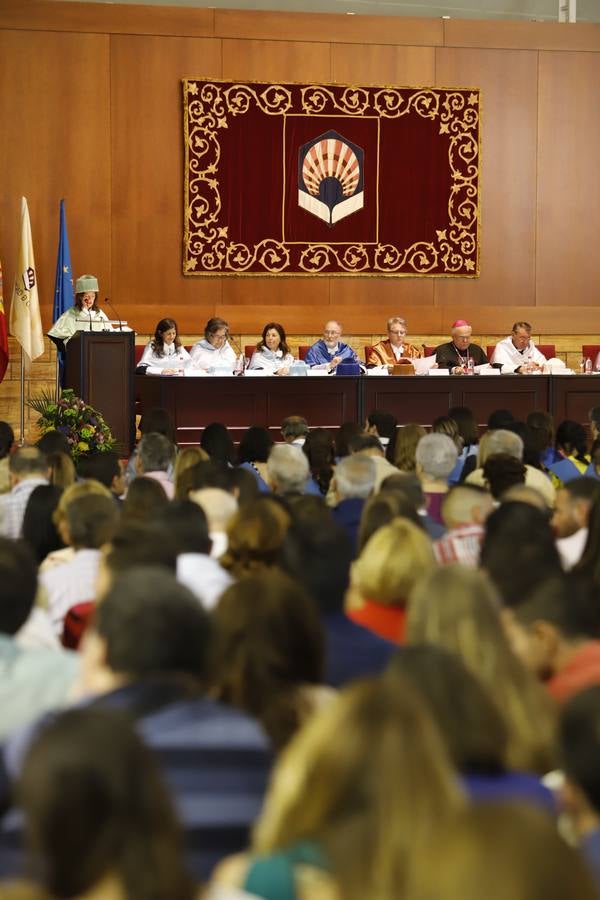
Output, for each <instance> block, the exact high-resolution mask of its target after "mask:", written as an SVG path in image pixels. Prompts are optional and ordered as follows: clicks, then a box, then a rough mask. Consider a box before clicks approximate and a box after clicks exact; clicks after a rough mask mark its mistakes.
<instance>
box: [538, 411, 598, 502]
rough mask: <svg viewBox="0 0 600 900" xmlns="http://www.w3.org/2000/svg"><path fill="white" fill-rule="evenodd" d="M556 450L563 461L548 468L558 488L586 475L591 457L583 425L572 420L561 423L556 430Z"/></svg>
mask: <svg viewBox="0 0 600 900" xmlns="http://www.w3.org/2000/svg"><path fill="white" fill-rule="evenodd" d="M556 450H557V452H558V453H560V456H561V459H560V461H559V462H555V463H552V464H551V465H550V466H548V468H549V470H550V475H551V477H552V480H553V482H554V484H555V486H556V487H560V485H561V484H566V483H567V481H572V479H573V478H579V477H580V475H584V474H585V471H586V469H587V467H588V466H589V464H590V457H589V455H588V452H587V437H586V434H585V428H584V427H583V425H581V424H580V423H579V422H573V421H572V420H571V419H565V420H564V422H561V423H560V425H559V426H558V428H557V429H556Z"/></svg>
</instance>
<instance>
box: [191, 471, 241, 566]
mask: <svg viewBox="0 0 600 900" xmlns="http://www.w3.org/2000/svg"><path fill="white" fill-rule="evenodd" d="M189 499H190V500H193V502H194V503H197V504H198V506H201V507H202V509H203V510H204V515H205V516H206V521H207V522H208V536H209V537H210V539H211V541H212V547H211V551H210V555H211V556H212V557H213V559H219V557H221V556H223V554H224V553H225V551H226V550H227V543H228V541H227V526H228V525H229V522H230V521H231V519H232V518H233V517H234V516H235V514H236V512H237V508H238V504H237V500H236V499H235V497H234V496H233V495H232V494H229V493H228V492H227V491H223V490H221V488H201V489H200V490H199V491H190V495H189Z"/></svg>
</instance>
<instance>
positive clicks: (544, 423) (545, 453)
mask: <svg viewBox="0 0 600 900" xmlns="http://www.w3.org/2000/svg"><path fill="white" fill-rule="evenodd" d="M526 421H527V424H528V425H529V427H530V428H531V431H532V434H533V439H534V443H535V446H536V450H537V455H538V458H539V460H540V463H541V464H542V469H543V470H544V471H547V469H548V466H551V465H552V463H555V462H558V461H559V460H560V459H562V457H561V455H560V454H559V453H557V451H556V450H555V449H554V419H553V418H552V416H551V415H550V413H547V412H543V411H541V410H535V411H534V412H531V413H529V415H528V416H527V419H526Z"/></svg>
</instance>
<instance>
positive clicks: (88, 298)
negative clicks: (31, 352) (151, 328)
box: [48, 275, 129, 343]
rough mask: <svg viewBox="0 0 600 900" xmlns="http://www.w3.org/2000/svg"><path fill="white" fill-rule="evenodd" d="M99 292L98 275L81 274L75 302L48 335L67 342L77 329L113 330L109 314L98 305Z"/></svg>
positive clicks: (76, 286) (76, 284)
mask: <svg viewBox="0 0 600 900" xmlns="http://www.w3.org/2000/svg"><path fill="white" fill-rule="evenodd" d="M98 293H99V287H98V279H97V278H96V276H95V275H81V276H80V277H79V278H78V279H77V281H76V282H75V303H74V304H73V306H71V307H70V308H69V309H68V310H67V311H66V312H64V313H63V314H62V316H60V318H58V319H57V320H56V322H55V323H54V325H53V326H52V328H51V329H50V331H49V332H48V336H49V337H53V338H58V339H59V341H64V343H66V342H67V341H68V340H69V339H70V338H72V337H73V335H74V334H75V332H76V331H111V330H112V326H111V324H110V321H109V319H108V316H107V315H106V313H105V312H103V310H101V309H100V307H99V306H98ZM125 330H126V331H129V329H128V328H126V329H125Z"/></svg>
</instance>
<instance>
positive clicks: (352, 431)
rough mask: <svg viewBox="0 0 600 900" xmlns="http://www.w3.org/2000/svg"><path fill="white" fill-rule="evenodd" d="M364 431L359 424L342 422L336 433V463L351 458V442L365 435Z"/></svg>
mask: <svg viewBox="0 0 600 900" xmlns="http://www.w3.org/2000/svg"><path fill="white" fill-rule="evenodd" d="M363 433H364V430H363V428H362V426H361V425H359V424H358V422H342V424H341V425H340V427H339V428H338V430H337V431H336V432H335V433H334V435H333V439H334V442H335V461H336V462H339V461H340V459H343V458H344V456H350V448H349V447H348V444H349V442H350V441H351V439H352V438H353V437H355V436H356V435H357V434H363Z"/></svg>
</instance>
